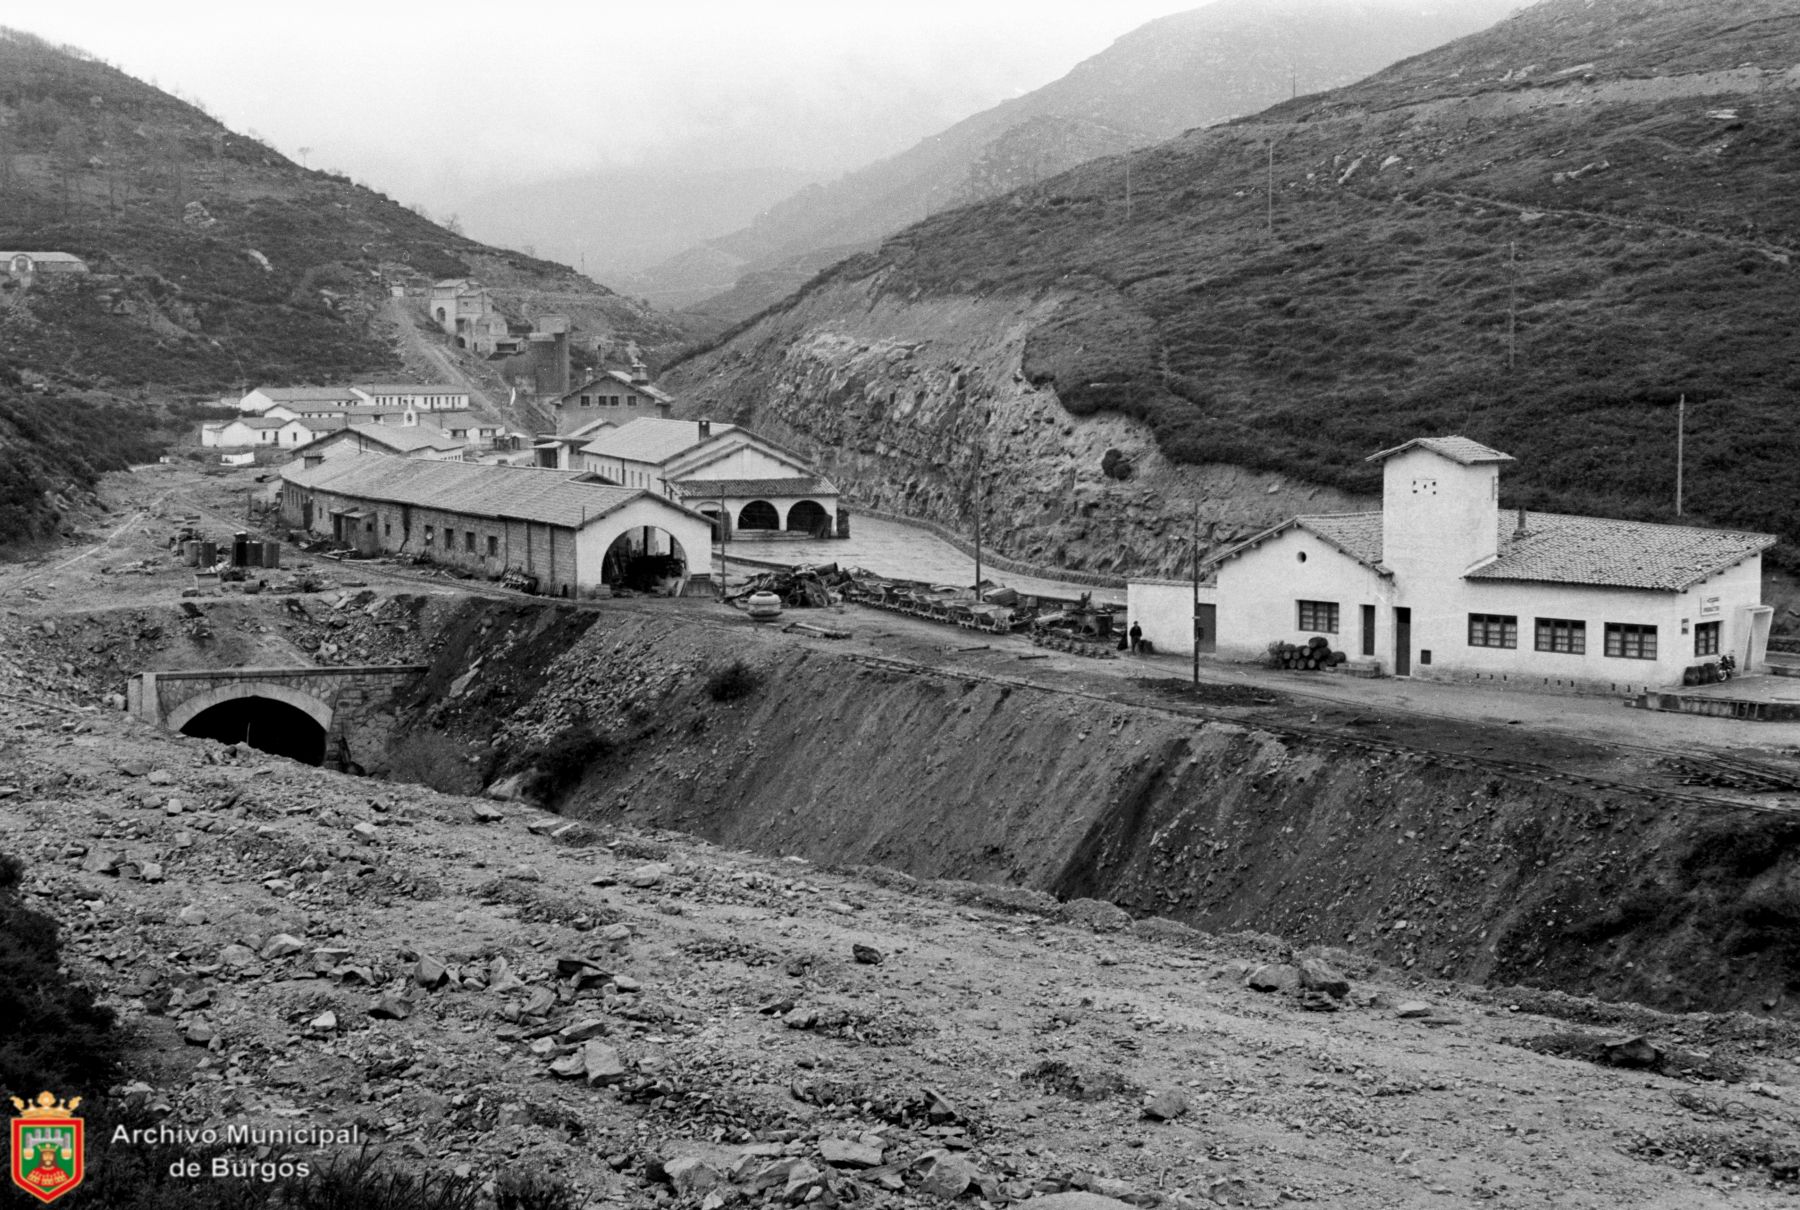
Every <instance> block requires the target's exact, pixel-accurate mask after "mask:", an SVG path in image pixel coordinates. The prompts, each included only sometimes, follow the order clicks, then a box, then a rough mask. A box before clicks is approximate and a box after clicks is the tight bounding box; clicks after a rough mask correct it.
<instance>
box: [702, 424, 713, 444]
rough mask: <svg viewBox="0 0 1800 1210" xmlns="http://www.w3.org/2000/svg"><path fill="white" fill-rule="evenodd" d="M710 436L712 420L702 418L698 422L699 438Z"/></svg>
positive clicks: (703, 439)
mask: <svg viewBox="0 0 1800 1210" xmlns="http://www.w3.org/2000/svg"><path fill="white" fill-rule="evenodd" d="M710 436H712V421H710V420H702V421H701V422H700V440H702V441H705V440H706V439H707V438H708V437H710Z"/></svg>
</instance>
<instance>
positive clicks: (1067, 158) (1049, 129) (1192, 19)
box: [633, 0, 1514, 322]
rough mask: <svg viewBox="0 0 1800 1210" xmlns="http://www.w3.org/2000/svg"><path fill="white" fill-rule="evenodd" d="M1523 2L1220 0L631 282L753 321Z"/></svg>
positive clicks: (670, 301)
mask: <svg viewBox="0 0 1800 1210" xmlns="http://www.w3.org/2000/svg"><path fill="white" fill-rule="evenodd" d="M1512 7H1514V6H1513V4H1512V3H1511V0H1506V2H1504V3H1502V2H1501V0H1477V2H1476V3H1473V4H1469V5H1459V6H1454V7H1449V6H1440V7H1437V8H1435V9H1421V7H1420V6H1417V5H1406V4H1398V3H1392V2H1390V0H1358V2H1356V3H1348V4H1345V3H1320V2H1319V0H1217V2H1215V3H1212V4H1208V5H1206V6H1205V7H1203V8H1197V9H1194V10H1192V11H1190V12H1184V13H1176V14H1174V15H1173V16H1169V17H1163V18H1160V19H1158V20H1156V21H1152V22H1149V23H1148V24H1146V25H1144V26H1142V27H1140V28H1139V29H1136V30H1134V31H1132V32H1131V33H1129V34H1127V35H1125V36H1124V37H1122V38H1120V39H1118V41H1116V42H1114V43H1113V45H1112V46H1110V47H1108V48H1107V49H1106V50H1105V51H1102V52H1101V53H1100V54H1097V55H1094V56H1093V57H1092V58H1089V59H1086V60H1084V61H1083V62H1081V63H1080V64H1078V65H1076V67H1075V68H1074V69H1073V70H1071V71H1070V72H1069V73H1068V74H1067V75H1065V76H1063V77H1062V78H1061V79H1058V80H1055V81H1053V82H1052V83H1050V84H1047V85H1045V86H1044V87H1043V88H1040V89H1037V90H1036V91H1034V92H1031V93H1028V94H1026V95H1024V96H1021V97H1016V98H1014V99H1012V100H1009V101H1005V102H1002V103H1001V104H999V105H996V106H994V107H993V108H992V109H988V110H985V111H983V112H981V113H978V114H975V115H974V116H972V117H969V118H967V119H965V120H963V121H961V122H958V123H957V124H956V125H954V126H952V127H950V128H949V129H948V130H946V131H944V132H943V133H941V134H938V135H934V136H933V137H931V138H929V139H925V140H923V141H922V142H920V143H919V144H918V145H916V146H914V147H912V148H911V149H909V150H907V151H905V152H902V153H901V154H899V155H896V156H893V157H891V158H889V159H886V160H882V161H880V162H879V163H875V164H872V165H870V166H868V167H866V168H863V169H861V170H859V171H857V172H853V173H850V174H848V175H847V176H844V177H842V178H841V179H839V180H837V181H833V182H831V183H829V184H822V185H813V186H809V187H808V188H806V189H804V190H801V191H800V192H799V193H797V194H794V195H793V196H792V197H790V198H788V199H787V200H785V201H782V202H781V203H779V204H777V205H775V206H772V207H770V208H769V209H768V210H767V211H766V212H764V213H763V214H762V215H761V216H760V217H759V218H758V219H757V221H756V222H755V223H753V224H751V225H750V226H749V227H746V228H744V229H743V230H741V231H737V232H734V233H733V234H730V235H726V236H721V237H719V238H717V239H713V240H708V241H706V242H705V243H704V244H703V245H701V248H700V249H696V250H694V251H692V252H689V253H684V254H682V255H681V256H678V257H675V258H673V259H671V260H670V261H668V262H666V263H664V264H663V265H660V266H657V267H655V268H653V269H650V270H647V271H646V272H645V273H644V274H643V275H642V276H641V277H640V278H639V279H638V280H637V281H636V282H635V283H634V285H633V288H634V289H635V290H637V291H638V292H640V293H642V294H644V295H645V296H646V297H649V298H651V299H654V300H656V301H658V302H659V303H665V304H667V305H681V304H683V303H692V304H694V305H693V306H692V308H691V309H692V311H693V313H694V314H695V315H696V316H702V317H705V318H707V319H711V320H715V321H725V322H729V321H732V320H736V319H741V318H743V317H744V316H747V315H750V314H752V313H754V312H756V311H758V310H760V309H762V308H763V307H765V306H767V305H769V304H770V303H773V302H775V301H776V300H778V299H779V298H781V297H782V296H783V295H784V294H786V293H788V292H789V291H791V290H793V289H795V288H796V287H798V286H799V285H800V284H802V283H803V282H804V281H805V280H806V279H807V278H808V277H810V276H811V275H812V274H813V273H814V272H816V271H817V270H818V269H819V268H822V267H823V266H824V265H825V264H828V263H829V262H830V261H832V260H836V259H839V258H841V257H843V256H846V255H848V254H850V253H851V252H854V251H858V250H863V249H867V248H870V247H873V246H874V244H875V243H876V242H877V241H878V240H880V239H881V238H882V237H884V236H886V235H888V234H891V233H892V232H894V231H898V230H899V229H901V228H902V227H905V226H907V225H908V224H910V223H913V222H916V221H918V220H919V219H921V218H923V217H925V216H926V215H928V214H933V213H937V212H939V211H942V210H946V209H950V208H952V207H956V206H961V205H966V204H967V203H970V202H975V201H980V200H983V199H986V198H992V197H997V196H999V195H1000V194H1003V193H1006V192H1008V191H1009V190H1012V189H1015V188H1018V187H1020V186H1023V185H1029V184H1032V183H1035V182H1038V181H1042V180H1044V179H1046V178H1048V177H1051V176H1054V175H1056V174H1057V173H1060V172H1062V171H1064V170H1066V169H1069V168H1072V167H1074V166H1075V165H1077V164H1080V163H1083V162H1085V161H1088V160H1092V159H1096V158H1098V157H1101V156H1105V155H1112V154H1116V153H1120V152H1125V151H1129V150H1131V149H1133V148H1137V147H1144V146H1147V145H1149V144H1152V143H1155V142H1157V141H1159V140H1162V139H1166V138H1169V137H1171V136H1173V135H1177V134H1180V133H1181V132H1182V131H1184V130H1187V129H1189V128H1191V127H1195V126H1203V125H1208V124H1211V123H1215V122H1218V121H1221V120H1223V119H1225V118H1229V117H1233V116H1236V115H1239V114H1246V113H1253V112H1255V111H1257V110H1259V109H1262V108H1263V107H1264V106H1267V105H1270V104H1272V103H1274V102H1275V101H1278V100H1282V99H1285V98H1287V97H1289V96H1292V95H1293V93H1294V92H1295V90H1299V91H1301V92H1308V93H1310V92H1318V91H1320V90H1323V89H1327V88H1334V87H1337V86H1340V85H1343V84H1348V83H1350V82H1351V81H1353V80H1356V79H1359V78H1361V77H1363V76H1366V75H1367V74H1369V73H1370V72H1372V71H1375V70H1376V69H1378V68H1381V67H1385V66H1387V65H1388V64H1390V63H1392V62H1394V61H1395V60H1396V59H1400V58H1403V57H1404V56H1406V55H1411V54H1415V53H1417V52H1419V51H1421V50H1425V49H1426V48H1428V47H1433V46H1438V45H1441V44H1443V43H1444V42H1447V41H1449V40H1450V39H1452V38H1456V37H1459V36H1461V35H1463V34H1466V33H1469V32H1471V31H1473V30H1477V29H1480V28H1481V27H1482V26H1484V25H1486V24H1488V23H1490V22H1492V21H1493V20H1495V19H1497V18H1498V17H1499V16H1501V15H1502V14H1503V13H1505V12H1506V11H1508V10H1509V9H1511V8H1512ZM728 287H730V288H729V289H727V288H728ZM721 291H726V292H725V293H723V294H722V295H721V296H720V297H717V298H710V299H709V298H707V296H708V295H720V294H721ZM701 299H704V300H705V301H696V300H701Z"/></svg>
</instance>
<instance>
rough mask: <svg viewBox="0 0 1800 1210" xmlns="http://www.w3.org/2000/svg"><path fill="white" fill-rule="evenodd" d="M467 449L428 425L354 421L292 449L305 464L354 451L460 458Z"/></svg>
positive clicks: (346, 455)
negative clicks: (354, 422)
mask: <svg viewBox="0 0 1800 1210" xmlns="http://www.w3.org/2000/svg"><path fill="white" fill-rule="evenodd" d="M467 448H468V443H467V442H466V441H459V440H457V439H456V438H454V437H451V436H450V435H449V434H447V433H442V432H439V431H438V430H437V429H435V428H432V427H430V426H429V425H415V426H413V427H411V428H401V427H398V426H395V425H380V424H357V425H349V426H346V427H344V428H341V429H338V430H337V431H335V432H330V433H326V434H324V435H323V436H321V437H317V438H315V439H314V440H313V441H312V442H311V443H310V444H307V445H303V446H301V447H300V448H299V450H297V451H296V456H297V457H299V458H300V459H301V460H302V461H303V462H304V463H305V465H307V466H315V465H317V464H318V463H319V462H322V461H324V460H325V459H327V458H345V457H355V456H356V455H358V454H396V455H399V456H401V457H404V458H432V459H439V460H448V461H461V459H462V457H463V452H464V451H465V450H466V449H467Z"/></svg>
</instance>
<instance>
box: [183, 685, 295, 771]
mask: <svg viewBox="0 0 1800 1210" xmlns="http://www.w3.org/2000/svg"><path fill="white" fill-rule="evenodd" d="M181 733H182V734H183V735H192V736H196V737H197V738H200V739H216V740H218V741H219V742H220V743H226V744H248V745H250V746H251V747H252V748H256V749H259V750H261V751H263V752H270V753H273V754H274V755H276V756H285V757H287V758H288V759H290V760H297V761H300V762H301V763H302V764H307V765H322V764H324V763H325V728H323V727H321V726H319V724H318V723H317V722H315V721H314V720H313V717H312V715H310V714H308V713H307V712H306V711H304V710H301V709H300V708H299V707H297V706H290V705H288V704H287V703H286V702H278V701H276V700H274V699H273V698H267V697H234V698H232V699H231V700H230V701H227V702H220V703H219V704H218V705H216V706H208V707H207V708H206V709H205V710H202V711H201V712H200V713H198V714H196V715H195V716H194V717H193V718H191V719H189V720H188V721H187V723H186V725H184V726H183V727H182V728H181Z"/></svg>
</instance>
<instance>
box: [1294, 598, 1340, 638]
mask: <svg viewBox="0 0 1800 1210" xmlns="http://www.w3.org/2000/svg"><path fill="white" fill-rule="evenodd" d="M1299 605H1300V629H1302V630H1313V631H1317V632H1319V633H1320V634H1336V633H1337V628H1338V607H1337V602H1336V601H1301V602H1299Z"/></svg>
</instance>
